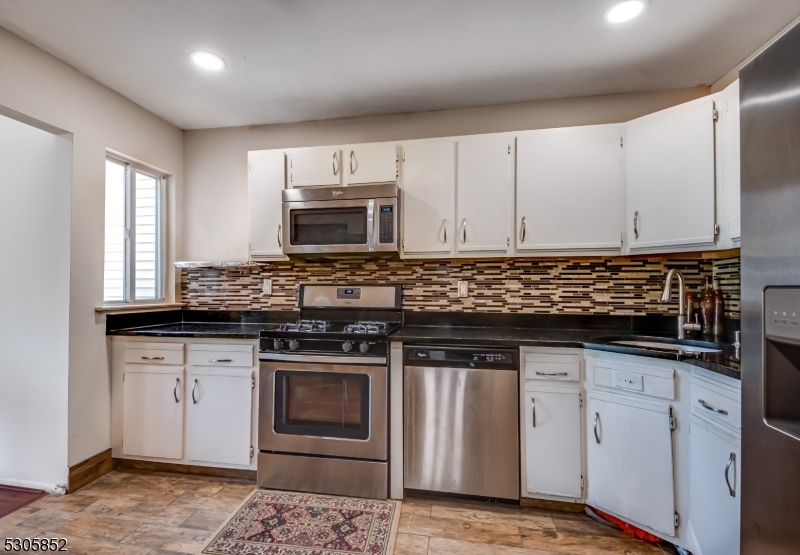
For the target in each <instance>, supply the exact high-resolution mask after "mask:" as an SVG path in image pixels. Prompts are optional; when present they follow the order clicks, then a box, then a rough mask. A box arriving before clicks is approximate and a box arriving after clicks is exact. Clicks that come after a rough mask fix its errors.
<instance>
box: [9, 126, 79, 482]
mask: <svg viewBox="0 0 800 555" xmlns="http://www.w3.org/2000/svg"><path fill="white" fill-rule="evenodd" d="M71 181H72V137H71V136H69V135H53V134H52V133H49V132H47V131H43V130H41V129H37V128H35V127H31V126H30V125H27V124H25V123H21V122H19V121H16V120H13V119H10V118H7V117H5V116H3V115H0V260H2V263H3V272H2V273H0V483H3V484H9V485H18V486H28V487H41V488H44V489H47V490H49V491H53V490H54V489H56V487H57V486H58V485H59V484H66V482H67V475H68V471H69V468H68V464H67V421H66V418H65V416H66V415H67V391H68V375H69V281H70V263H69V250H70V240H69V238H70V185H71Z"/></svg>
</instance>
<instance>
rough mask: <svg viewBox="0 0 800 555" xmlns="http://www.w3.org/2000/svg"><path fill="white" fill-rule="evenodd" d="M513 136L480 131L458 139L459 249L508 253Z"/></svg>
mask: <svg viewBox="0 0 800 555" xmlns="http://www.w3.org/2000/svg"><path fill="white" fill-rule="evenodd" d="M512 143H513V138H512V137H510V136H508V135H478V136H474V137H465V138H463V139H459V141H458V164H457V172H456V176H457V177H456V227H457V228H456V232H457V235H456V252H457V253H459V254H461V255H472V256H474V255H475V254H476V253H477V254H483V255H488V256H492V255H494V256H505V255H506V254H507V253H508V250H509V240H510V232H511V228H510V225H509V223H510V221H511V218H512V216H511V214H512V203H511V194H512V191H513V189H512V187H513V154H512V153H513V149H512V148H511V147H512Z"/></svg>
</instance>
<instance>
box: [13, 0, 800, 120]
mask: <svg viewBox="0 0 800 555" xmlns="http://www.w3.org/2000/svg"><path fill="white" fill-rule="evenodd" d="M611 3H613V0H135V1H134V0H0V26H2V27H5V28H6V29H8V30H9V31H11V32H13V33H15V34H17V35H19V36H21V37H22V38H24V39H26V40H28V41H30V42H32V43H33V44H35V45H37V46H39V47H41V48H43V49H44V50H46V51H47V52H50V53H52V54H53V55H55V56H57V57H58V58H60V59H62V60H64V61H65V62H67V63H69V64H70V65H72V66H74V67H75V68H77V69H78V70H80V71H82V72H83V73H85V74H87V75H89V76H91V77H93V78H94V79H96V80H97V81H100V82H101V83H103V84H104V85H106V86H108V87H110V88H111V89H114V90H115V91H118V92H119V93H121V94H123V95H124V96H126V97H128V98H130V99H131V100H133V101H134V102H136V103H138V104H140V105H141V106H144V107H145V108H147V109H148V110H151V111H153V112H155V113H156V114H159V115H160V116H162V117H164V118H165V119H167V120H168V121H170V122H172V123H174V124H175V125H177V126H179V127H181V128H183V129H197V128H205V127H222V126H235V125H252V124H266V123H277V122H294V121H306V120H315V119H329V118H340V117H352V116H364V115H375V114H388V113H402V112H417V111H423V110H439V109H445V108H456V107H467V106H483V105H489V104H503V103H509V102H520V101H526V100H538V99H546V98H561V97H570V96H572V97H574V96H584V95H595V94H605V93H615V92H627V91H642V90H656V89H671V88H683V87H693V86H696V85H701V84H711V83H713V82H714V81H716V80H717V79H719V78H720V77H721V76H722V75H724V74H725V73H727V72H728V71H729V70H730V69H731V68H733V67H734V66H735V65H736V64H737V63H739V62H740V61H741V60H743V59H744V58H745V57H747V56H748V55H749V54H750V53H752V52H753V51H754V50H756V49H757V48H758V47H759V46H761V45H762V44H763V43H765V42H766V41H767V40H768V39H769V38H771V37H772V36H773V35H774V34H775V33H777V32H778V31H779V30H780V29H781V28H783V27H784V26H785V25H786V24H788V23H789V22H791V21H792V20H793V19H794V18H795V17H796V16H797V15H798V14H800V0H650V8H649V9H648V10H647V11H646V12H645V13H644V15H643V16H641V17H639V18H637V19H635V20H633V21H630V22H628V23H624V24H621V25H610V24H608V23H606V22H605V21H604V20H603V17H602V16H603V12H604V10H605V9H606V7H607V6H608V5H609V4H611ZM197 49H205V50H210V51H212V52H216V53H218V54H219V55H221V56H222V57H223V58H224V59H225V60H226V61H227V63H228V67H227V68H226V69H225V70H224V71H222V72H219V73H208V72H205V71H203V70H201V69H199V68H197V67H195V66H194V65H192V64H191V62H190V60H189V53H190V52H192V51H193V50H197Z"/></svg>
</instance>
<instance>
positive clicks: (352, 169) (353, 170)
mask: <svg viewBox="0 0 800 555" xmlns="http://www.w3.org/2000/svg"><path fill="white" fill-rule="evenodd" d="M355 156H356V153H355V151H354V150H351V151H350V174H351V175H354V174H355V173H356V170H357V169H358V164H357V163H356V164H355V165H353V163H354V162H355Z"/></svg>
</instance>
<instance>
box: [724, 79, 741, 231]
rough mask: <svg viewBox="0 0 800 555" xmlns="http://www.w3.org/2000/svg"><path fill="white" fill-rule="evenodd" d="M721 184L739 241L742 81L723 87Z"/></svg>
mask: <svg viewBox="0 0 800 555" xmlns="http://www.w3.org/2000/svg"><path fill="white" fill-rule="evenodd" d="M721 104H722V110H721V112H722V184H723V191H724V192H723V195H724V197H725V220H726V222H727V226H728V236H729V237H730V239H731V240H732V241H733V242H734V244H735V245H738V244H739V242H740V241H741V238H742V212H741V156H740V153H741V142H740V130H739V81H738V79H737V80H736V81H734V82H733V84H731V85H729V86H728V87H727V88H726V89H725V90H724V91H722V98H721Z"/></svg>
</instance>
